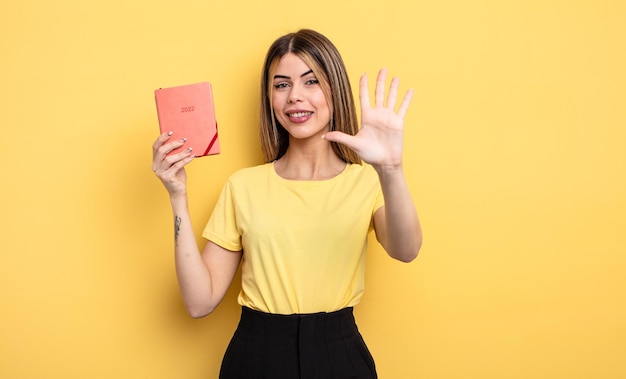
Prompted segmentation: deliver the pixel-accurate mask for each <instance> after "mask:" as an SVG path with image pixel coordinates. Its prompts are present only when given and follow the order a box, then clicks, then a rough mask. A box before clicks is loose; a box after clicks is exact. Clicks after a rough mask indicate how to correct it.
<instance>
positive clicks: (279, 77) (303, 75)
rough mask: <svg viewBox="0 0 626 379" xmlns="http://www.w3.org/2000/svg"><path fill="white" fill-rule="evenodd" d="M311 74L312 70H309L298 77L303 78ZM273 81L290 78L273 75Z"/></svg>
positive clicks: (288, 77)
mask: <svg viewBox="0 0 626 379" xmlns="http://www.w3.org/2000/svg"><path fill="white" fill-rule="evenodd" d="M312 73H313V70H309V71H307V72H305V73H304V74H302V75H300V77H301V78H303V77H305V76H307V75H309V74H312ZM274 79H291V76H287V75H274Z"/></svg>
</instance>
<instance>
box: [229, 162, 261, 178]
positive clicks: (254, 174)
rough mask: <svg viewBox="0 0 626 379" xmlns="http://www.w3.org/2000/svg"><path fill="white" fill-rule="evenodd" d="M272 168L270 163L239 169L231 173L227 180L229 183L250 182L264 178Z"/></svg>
mask: <svg viewBox="0 0 626 379" xmlns="http://www.w3.org/2000/svg"><path fill="white" fill-rule="evenodd" d="M271 167H272V164H271V163H263V164H260V165H256V166H250V167H245V168H240V169H238V170H237V171H235V172H234V173H232V174H231V175H230V177H229V179H228V181H230V182H241V181H243V182H250V181H253V180H256V179H260V178H263V177H266V176H267V175H268V173H269V172H270V169H271Z"/></svg>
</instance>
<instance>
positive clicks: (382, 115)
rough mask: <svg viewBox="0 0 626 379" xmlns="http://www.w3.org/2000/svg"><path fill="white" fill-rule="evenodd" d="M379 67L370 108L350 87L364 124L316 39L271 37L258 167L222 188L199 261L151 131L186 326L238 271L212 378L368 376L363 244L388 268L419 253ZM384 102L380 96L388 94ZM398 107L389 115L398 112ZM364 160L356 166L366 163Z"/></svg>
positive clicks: (401, 106)
mask: <svg viewBox="0 0 626 379" xmlns="http://www.w3.org/2000/svg"><path fill="white" fill-rule="evenodd" d="M386 75H387V71H386V70H385V69H383V70H381V71H380V72H379V74H378V77H377V79H376V88H375V94H374V102H373V104H370V94H369V92H368V78H367V76H366V75H363V77H362V78H361V80H360V104H361V125H360V127H359V125H358V121H357V113H356V108H355V104H354V100H353V98H352V91H351V87H350V83H349V80H348V76H347V74H346V70H345V66H344V63H343V60H342V58H341V56H340V54H339V52H338V51H337V49H336V48H335V46H334V45H333V44H332V43H331V42H330V41H329V40H328V39H327V38H326V37H325V36H323V35H321V34H320V33H317V32H315V31H312V30H306V29H304V30H300V31H298V32H296V33H290V34H287V35H284V36H282V37H280V38H278V39H277V40H276V41H275V42H274V43H273V44H272V45H271V47H270V48H269V51H268V53H267V56H266V59H265V62H264V68H263V77H262V80H261V102H262V103H261V115H260V118H261V119H260V133H261V147H262V149H263V153H264V156H265V159H266V163H265V164H262V165H259V166H256V167H251V168H245V169H242V170H239V171H238V172H236V173H234V174H233V175H232V176H231V177H230V178H229V180H228V181H227V182H226V184H225V185H224V187H223V189H222V192H221V195H220V197H219V199H218V201H217V204H216V206H215V209H214V210H213V213H212V214H211V216H210V218H209V221H208V223H207V225H206V227H205V229H204V231H203V234H202V235H203V236H204V237H205V238H206V239H207V243H206V245H205V246H204V248H203V250H202V251H200V249H199V247H198V245H197V243H196V239H195V236H194V233H193V229H192V225H191V221H190V220H191V219H190V216H189V209H188V204H187V192H186V177H185V170H184V167H185V165H187V164H188V163H189V162H191V161H192V160H193V159H194V155H193V151H190V150H187V151H183V152H181V153H178V154H175V155H171V156H170V157H167V153H168V152H170V151H171V150H173V149H176V148H178V147H180V146H183V145H184V141H183V140H179V141H170V137H169V135H168V134H167V133H166V134H163V135H161V136H160V137H159V138H158V139H157V140H156V142H155V143H154V146H153V158H154V159H153V164H152V168H153V170H154V171H155V172H156V175H157V176H158V177H159V179H160V180H161V181H162V182H163V184H164V185H165V187H166V189H167V191H168V192H169V195H170V201H171V205H172V209H173V213H174V219H175V241H176V244H175V260H176V272H177V276H178V280H179V285H180V289H181V293H182V295H183V299H184V302H185V306H186V308H187V310H188V312H189V314H190V315H191V316H192V317H203V316H205V315H207V314H209V313H211V312H212V311H213V310H214V309H215V307H217V305H218V304H219V303H220V301H221V300H222V298H223V296H224V294H225V293H226V291H227V289H228V287H229V286H230V284H231V282H232V280H233V277H234V276H235V273H236V271H237V269H238V267H239V265H240V264H241V267H242V283H241V291H240V293H239V296H238V302H239V304H240V305H241V307H242V313H241V320H240V323H239V326H238V327H237V330H236V331H235V334H234V336H233V338H232V340H231V342H230V344H229V346H228V349H227V351H226V353H225V356H224V359H223V362H222V368H221V371H220V378H225V379H230V378H271V379H279V378H289V379H294V378H324V379H328V378H364V379H365V378H376V377H377V374H376V368H375V364H374V360H373V358H372V356H371V354H370V352H369V351H368V349H367V347H366V345H365V343H364V341H363V338H362V336H361V334H360V333H359V331H358V328H357V326H356V323H355V319H354V315H353V307H354V306H355V305H357V304H358V302H359V300H360V299H361V296H362V295H363V281H364V270H365V251H366V243H367V235H368V233H369V232H370V231H372V230H373V231H374V232H375V235H376V238H377V240H378V242H380V244H381V245H382V246H383V247H384V249H385V251H386V252H387V253H388V254H389V256H391V257H392V258H394V259H398V260H400V261H403V262H410V261H412V260H413V259H415V257H416V256H417V254H418V252H419V250H420V247H421V243H422V232H421V227H420V224H419V220H418V216H417V212H416V210H415V206H414V203H413V200H412V198H411V196H410V194H409V189H408V187H407V184H406V181H405V177H404V172H403V167H402V145H403V124H404V116H405V114H406V112H407V109H408V107H409V103H410V101H411V97H412V90H411V91H408V92H407V93H406V94H405V95H404V97H403V98H402V100H398V99H397V96H398V85H399V81H398V79H396V78H394V79H392V80H391V84H390V87H389V89H388V91H387V89H386V85H385V82H386ZM386 92H388V93H386ZM396 108H397V109H396ZM362 161H364V162H365V163H363V162H362Z"/></svg>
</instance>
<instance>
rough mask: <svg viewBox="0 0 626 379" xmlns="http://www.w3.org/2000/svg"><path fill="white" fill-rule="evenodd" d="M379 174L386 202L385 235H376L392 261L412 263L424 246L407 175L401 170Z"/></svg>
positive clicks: (394, 169)
mask: <svg viewBox="0 0 626 379" xmlns="http://www.w3.org/2000/svg"><path fill="white" fill-rule="evenodd" d="M377 172H378V176H379V179H380V183H381V187H382V191H383V197H384V199H385V207H384V226H383V230H384V232H383V233H380V234H382V235H379V233H378V231H377V235H378V236H379V241H380V242H381V244H382V245H383V247H384V248H385V250H386V251H387V253H388V254H389V255H390V256H391V257H393V258H395V259H398V260H400V261H403V262H410V261H412V260H413V259H415V258H416V257H417V255H418V253H419V250H420V248H421V246H422V229H421V226H420V222H419V218H418V216H417V211H416V209H415V204H414V202H413V198H412V197H411V194H410V191H409V188H408V185H407V183H406V179H405V177H404V172H403V170H402V167H398V168H391V169H377ZM377 226H378V225H377Z"/></svg>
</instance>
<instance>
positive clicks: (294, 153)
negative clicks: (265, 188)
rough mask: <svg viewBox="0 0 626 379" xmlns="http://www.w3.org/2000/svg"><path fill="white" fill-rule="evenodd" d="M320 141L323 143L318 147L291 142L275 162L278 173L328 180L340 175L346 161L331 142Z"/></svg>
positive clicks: (296, 178)
mask: <svg viewBox="0 0 626 379" xmlns="http://www.w3.org/2000/svg"><path fill="white" fill-rule="evenodd" d="M291 142H294V141H291ZM320 142H322V143H323V145H321V146H320V145H318V146H317V147H316V148H306V146H302V145H300V144H298V143H297V142H296V143H291V144H290V145H289V148H287V151H286V152H285V154H284V155H283V156H282V157H280V159H278V160H277V161H275V162H274V169H275V170H276V173H277V174H278V175H279V176H281V177H283V178H285V179H290V180H326V179H330V178H333V177H335V176H337V175H339V174H340V173H341V172H343V170H344V169H345V168H346V162H344V161H342V160H341V159H340V158H339V157H338V156H337V154H336V153H335V151H334V150H333V149H332V147H331V146H330V143H328V142H326V141H324V140H322V141H320Z"/></svg>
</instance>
